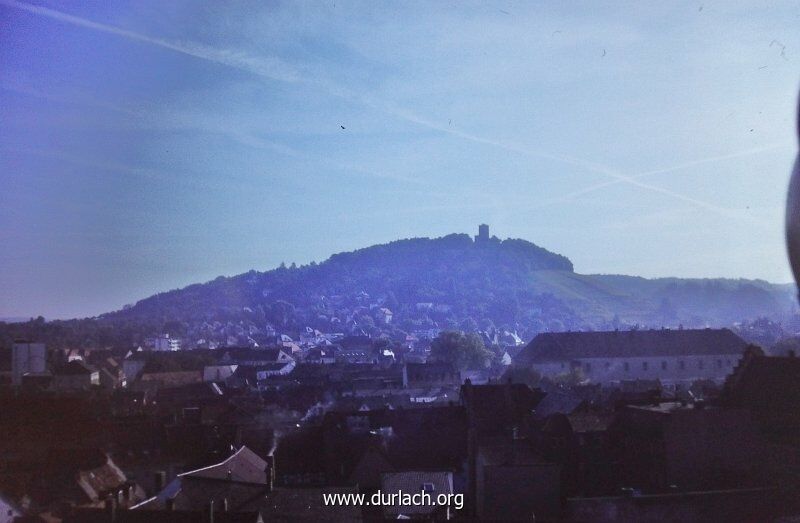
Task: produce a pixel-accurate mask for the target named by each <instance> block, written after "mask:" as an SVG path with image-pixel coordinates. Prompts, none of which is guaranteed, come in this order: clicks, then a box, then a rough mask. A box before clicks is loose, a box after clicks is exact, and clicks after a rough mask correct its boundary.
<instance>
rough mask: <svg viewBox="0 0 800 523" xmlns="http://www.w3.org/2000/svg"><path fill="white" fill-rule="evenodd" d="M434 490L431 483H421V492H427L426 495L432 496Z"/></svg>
mask: <svg viewBox="0 0 800 523" xmlns="http://www.w3.org/2000/svg"><path fill="white" fill-rule="evenodd" d="M434 490H436V489H434V487H433V483H423V484H422V492H427V493H428V494H432V493H433V491H434Z"/></svg>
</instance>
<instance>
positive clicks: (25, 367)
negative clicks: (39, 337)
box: [11, 341, 47, 387]
mask: <svg viewBox="0 0 800 523" xmlns="http://www.w3.org/2000/svg"><path fill="white" fill-rule="evenodd" d="M45 371H47V351H46V349H45V346H44V343H30V342H27V341H15V342H14V345H13V346H12V349H11V384H12V385H14V386H15V387H19V386H20V385H22V376H24V375H25V374H41V373H43V372H45Z"/></svg>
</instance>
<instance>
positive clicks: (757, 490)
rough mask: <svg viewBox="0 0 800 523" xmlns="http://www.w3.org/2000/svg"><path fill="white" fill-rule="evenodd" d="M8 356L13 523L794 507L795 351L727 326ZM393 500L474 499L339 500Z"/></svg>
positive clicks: (509, 516) (672, 514)
mask: <svg viewBox="0 0 800 523" xmlns="http://www.w3.org/2000/svg"><path fill="white" fill-rule="evenodd" d="M2 357H3V359H2V365H3V366H2V367H0V369H2V374H0V377H1V378H2V384H3V385H2V395H0V402H2V403H1V404H2V407H0V412H2V419H3V421H2V425H3V434H4V436H3V438H2V440H0V445H2V449H0V456H1V457H2V462H0V503H2V514H3V515H4V516H3V517H4V518H5V519H2V521H15V520H19V521H28V520H30V521H33V520H37V521H65V522H80V521H120V522H125V521H140V520H144V519H147V520H148V521H156V520H158V521H161V520H163V521H254V522H256V521H270V520H280V521H302V520H305V521H363V520H380V519H396V518H397V517H403V518H414V519H436V520H442V519H456V520H458V519H462V520H464V519H492V520H496V519H502V520H531V519H532V518H534V517H535V518H536V520H537V521H616V520H627V521H662V520H665V519H666V520H673V521H674V520H681V521H698V520H709V519H713V520H719V521H722V520H724V521H756V520H758V521H762V520H772V519H776V518H778V517H781V516H789V515H792V514H795V513H797V512H798V511H800V506H798V504H800V503H798V499H800V498H798V497H797V494H798V489H800V479H798V474H797V472H798V471H800V436H798V435H800V417H798V414H797V413H798V412H800V408H798V407H800V359H798V358H797V357H796V355H795V354H794V352H793V351H792V350H787V351H786V352H784V353H779V354H770V353H768V352H766V351H765V350H764V349H763V348H760V347H758V346H756V345H753V344H749V343H747V342H746V341H744V340H743V339H742V338H741V337H739V336H737V335H736V334H735V333H734V332H732V331H731V330H729V329H711V328H703V329H683V328H679V329H667V328H662V329H628V330H613V331H591V332H590V331H585V332H547V333H541V334H539V335H537V336H536V337H535V338H534V339H533V340H531V341H530V342H529V343H528V344H527V345H526V344H524V343H522V341H521V340H520V339H519V338H518V337H516V336H513V335H509V334H508V333H496V332H495V333H487V332H481V333H474V332H473V333H470V332H467V333H464V332H458V331H442V332H439V333H437V334H435V335H433V334H432V336H431V338H417V339H415V338H410V339H408V340H406V341H405V342H404V343H389V342H388V341H387V340H386V339H384V338H377V339H376V338H370V337H369V336H364V335H361V336H356V335H342V334H330V333H323V332H319V331H315V330H312V329H308V331H306V332H304V333H302V334H301V335H300V336H298V337H297V338H294V337H292V336H289V335H287V334H283V333H278V332H275V333H274V334H271V335H270V336H262V337H261V338H259V340H258V341H257V342H256V341H255V340H253V341H252V342H251V343H250V344H249V345H244V346H240V345H231V346H227V345H226V346H220V347H217V348H215V349H200V348H194V349H182V348H181V346H180V343H179V340H177V339H172V338H170V337H168V336H167V335H162V336H157V337H154V338H153V339H151V340H148V343H147V345H146V346H140V347H135V348H130V349H123V350H120V349H94V350H91V349H66V350H62V349H51V348H49V347H47V346H46V345H45V344H43V343H37V342H36V341H35V340H17V341H15V342H14V343H13V344H12V346H11V347H8V348H4V350H3V352H2ZM388 492H405V493H407V494H412V493H418V492H425V493H428V494H429V495H440V494H441V495H443V496H444V498H443V499H455V498H453V496H457V495H460V496H462V498H460V499H463V502H462V504H461V506H458V507H457V506H456V505H455V504H443V505H437V504H436V503H427V504H422V505H419V504H417V505H399V506H398V505H397V504H388V505H383V506H381V505H369V504H363V503H362V504H361V505H359V504H357V503H347V502H344V501H341V502H339V503H331V502H330V499H334V498H331V496H340V497H337V498H335V499H341V500H345V499H350V498H349V497H347V496H350V495H354V496H357V495H365V496H367V497H368V496H370V495H372V494H375V493H388ZM341 496H344V497H341ZM352 499H357V498H352ZM711 515H713V517H712V516H711Z"/></svg>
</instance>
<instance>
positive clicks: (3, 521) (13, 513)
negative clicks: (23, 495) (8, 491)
mask: <svg viewBox="0 0 800 523" xmlns="http://www.w3.org/2000/svg"><path fill="white" fill-rule="evenodd" d="M22 516H23V513H22V509H21V508H20V507H19V506H17V504H16V503H14V502H13V501H12V500H10V499H9V498H8V497H6V496H4V495H3V494H0V523H13V522H14V520H15V519H16V518H19V517H22Z"/></svg>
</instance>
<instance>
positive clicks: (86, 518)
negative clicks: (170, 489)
mask: <svg viewBox="0 0 800 523" xmlns="http://www.w3.org/2000/svg"><path fill="white" fill-rule="evenodd" d="M206 520H207V515H206V514H205V513H203V512H195V511H186V510H174V511H171V510H117V511H116V513H115V514H114V520H113V521H115V522H117V523H140V522H141V523H159V522H161V521H163V522H165V523H167V522H168V523H182V522H186V523H197V522H198V521H206ZM63 521H64V523H95V522H96V523H109V522H111V521H112V519H111V517H110V515H109V513H108V511H107V510H106V509H103V508H75V509H73V510H72V513H71V514H69V515H67V516H65V517H64V519H63ZM214 521H215V522H219V523H256V522H259V521H263V520H262V518H261V515H260V514H259V513H258V512H256V511H253V512H222V511H221V510H217V511H215V512H214Z"/></svg>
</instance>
